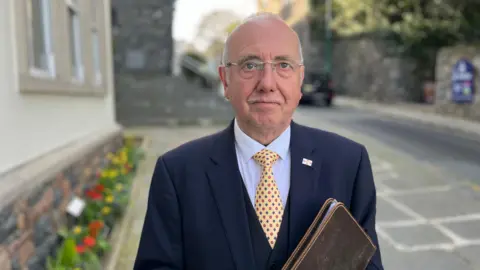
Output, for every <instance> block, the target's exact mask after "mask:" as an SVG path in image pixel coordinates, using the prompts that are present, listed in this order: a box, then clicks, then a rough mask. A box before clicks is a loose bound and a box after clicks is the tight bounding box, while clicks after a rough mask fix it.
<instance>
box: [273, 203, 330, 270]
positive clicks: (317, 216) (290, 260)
mask: <svg viewBox="0 0 480 270" xmlns="http://www.w3.org/2000/svg"><path fill="white" fill-rule="evenodd" d="M333 200H334V199H333V198H329V199H328V200H326V201H325V202H324V203H323V205H322V208H320V211H318V213H317V215H316V216H315V219H314V220H313V222H312V224H311V225H310V226H309V227H308V230H307V231H306V232H305V234H304V237H302V239H301V240H300V242H299V243H298V244H297V247H296V248H295V249H294V250H293V252H292V254H291V255H290V258H288V260H287V262H286V263H285V265H284V267H283V268H282V269H287V267H288V266H290V265H291V264H292V263H293V260H294V258H295V257H297V254H298V253H299V252H300V249H301V247H303V245H304V243H305V241H306V238H307V237H305V236H307V235H310V234H311V233H312V231H313V228H314V227H315V226H314V224H316V223H317V222H318V221H319V219H320V218H321V217H322V216H323V214H324V213H325V211H327V209H328V208H329V207H330V204H331V202H332V201H333Z"/></svg>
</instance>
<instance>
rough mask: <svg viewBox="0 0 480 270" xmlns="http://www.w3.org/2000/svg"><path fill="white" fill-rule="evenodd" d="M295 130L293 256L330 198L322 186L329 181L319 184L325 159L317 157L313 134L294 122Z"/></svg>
mask: <svg viewBox="0 0 480 270" xmlns="http://www.w3.org/2000/svg"><path fill="white" fill-rule="evenodd" d="M291 128H292V136H291V139H290V141H291V142H290V151H291V179H290V194H289V198H290V226H289V228H290V230H289V239H290V241H289V243H290V245H289V254H291V252H293V249H295V247H296V245H297V244H298V242H299V241H300V239H301V238H302V237H303V235H304V233H305V232H306V230H307V229H308V227H309V226H310V224H311V222H312V221H313V219H314V217H315V215H316V214H317V212H318V211H319V209H320V208H321V206H322V204H323V202H324V201H325V200H326V199H327V196H328V191H327V190H328V189H327V187H326V186H324V185H323V184H324V183H321V181H325V180H321V181H319V177H320V169H321V165H322V159H321V155H320V154H318V153H315V150H316V149H315V146H314V143H313V142H312V138H310V137H309V136H308V134H309V132H306V131H305V130H304V129H305V127H303V126H300V125H298V124H295V123H293V122H292V125H291ZM317 145H318V144H317ZM304 159H306V160H307V161H308V160H310V161H311V164H310V166H309V165H308V164H303V160H304ZM320 185H322V186H321V187H320Z"/></svg>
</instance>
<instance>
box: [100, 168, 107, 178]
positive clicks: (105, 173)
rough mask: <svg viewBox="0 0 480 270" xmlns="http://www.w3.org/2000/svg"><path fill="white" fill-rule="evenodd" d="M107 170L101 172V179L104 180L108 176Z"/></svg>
mask: <svg viewBox="0 0 480 270" xmlns="http://www.w3.org/2000/svg"><path fill="white" fill-rule="evenodd" d="M108 173H109V172H108V170H103V171H102V173H101V174H100V175H101V176H102V178H105V177H107V176H108Z"/></svg>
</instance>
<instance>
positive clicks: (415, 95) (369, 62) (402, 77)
mask: <svg viewBox="0 0 480 270" xmlns="http://www.w3.org/2000/svg"><path fill="white" fill-rule="evenodd" d="M324 46H325V43H324V41H312V43H311V45H310V49H309V50H308V52H306V56H305V57H304V58H305V64H306V68H307V70H311V71H315V72H321V71H323V68H324V58H325V57H324V56H325V53H324ZM332 48H333V56H332V63H333V66H332V78H333V84H334V85H335V88H336V90H337V91H338V92H339V93H340V94H345V95H349V96H353V97H358V98H362V99H367V100H374V101H380V102H398V101H408V100H410V101H418V100H420V99H421V98H422V97H421V94H422V90H421V88H420V86H419V85H420V84H419V82H418V81H417V79H416V76H414V74H415V68H416V63H415V61H413V60H411V59H408V58H405V57H403V56H401V55H398V54H395V53H393V50H392V48H394V45H393V43H392V42H389V41H388V40H385V39H382V38H380V37H376V36H375V35H359V36H355V37H350V38H342V39H338V38H337V39H335V40H334V41H333V46H332Z"/></svg>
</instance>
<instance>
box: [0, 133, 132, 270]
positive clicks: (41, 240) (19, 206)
mask: <svg viewBox="0 0 480 270" xmlns="http://www.w3.org/2000/svg"><path fill="white" fill-rule="evenodd" d="M122 145H123V139H122V137H121V134H120V133H119V134H118V135H117V136H115V137H113V138H111V139H109V140H107V141H105V142H104V143H103V145H100V146H99V147H96V148H95V149H93V150H92V151H91V152H90V153H88V154H87V155H85V156H82V157H79V158H78V160H77V161H75V162H73V163H72V164H70V165H69V166H67V167H65V168H58V171H56V172H54V171H51V172H50V173H49V175H47V176H41V175H39V176H35V179H31V181H29V182H30V183H32V185H31V186H28V187H25V188H24V190H23V191H22V193H21V194H18V195H15V196H13V198H14V199H13V200H12V201H9V202H5V201H4V198H2V205H0V220H1V223H0V269H2V270H14V269H22V270H25V269H27V270H40V269H45V262H46V259H47V258H48V257H49V256H51V255H54V253H55V251H56V249H57V248H58V247H59V245H60V242H61V241H60V240H61V239H60V238H59V236H58V234H57V231H58V229H59V228H60V227H61V226H62V225H65V224H66V222H67V214H66V211H65V209H66V206H67V204H68V203H69V202H70V201H71V199H72V197H73V196H74V195H76V196H79V197H83V194H84V191H85V190H86V189H88V188H90V187H91V186H92V185H93V184H95V179H96V177H95V172H96V171H97V170H98V169H101V168H103V167H104V166H106V165H107V162H108V160H107V158H106V155H107V153H109V152H115V151H117V149H119V148H120V147H121V146H122ZM41 177H47V178H46V180H45V181H40V180H41V179H40V178H41ZM37 182H42V184H41V185H39V186H33V185H34V183H37Z"/></svg>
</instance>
